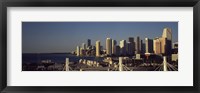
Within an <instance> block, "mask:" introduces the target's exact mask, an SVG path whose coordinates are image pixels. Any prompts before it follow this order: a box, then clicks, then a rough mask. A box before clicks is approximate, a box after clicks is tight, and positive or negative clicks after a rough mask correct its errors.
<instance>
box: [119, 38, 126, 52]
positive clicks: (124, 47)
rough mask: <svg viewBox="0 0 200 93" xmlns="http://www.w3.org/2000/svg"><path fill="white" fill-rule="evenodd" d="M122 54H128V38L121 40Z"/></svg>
mask: <svg viewBox="0 0 200 93" xmlns="http://www.w3.org/2000/svg"><path fill="white" fill-rule="evenodd" d="M120 48H121V55H126V40H121V41H120Z"/></svg>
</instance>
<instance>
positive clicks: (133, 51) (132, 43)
mask: <svg viewBox="0 0 200 93" xmlns="http://www.w3.org/2000/svg"><path fill="white" fill-rule="evenodd" d="M128 40H129V42H130V43H131V47H132V49H131V50H130V52H132V53H131V55H133V54H135V42H134V38H133V37H129V38H128Z"/></svg>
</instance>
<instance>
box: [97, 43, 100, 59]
mask: <svg viewBox="0 0 200 93" xmlns="http://www.w3.org/2000/svg"><path fill="white" fill-rule="evenodd" d="M96 56H100V41H96Z"/></svg>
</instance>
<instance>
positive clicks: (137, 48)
mask: <svg viewBox="0 0 200 93" xmlns="http://www.w3.org/2000/svg"><path fill="white" fill-rule="evenodd" d="M140 43H141V41H140V37H139V36H138V37H137V40H136V54H140V52H141V44H140Z"/></svg>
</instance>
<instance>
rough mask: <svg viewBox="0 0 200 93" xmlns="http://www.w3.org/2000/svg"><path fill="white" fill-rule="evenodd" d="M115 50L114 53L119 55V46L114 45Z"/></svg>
mask: <svg viewBox="0 0 200 93" xmlns="http://www.w3.org/2000/svg"><path fill="white" fill-rule="evenodd" d="M115 50H116V53H115V55H117V56H119V55H120V46H118V45H116V46H115Z"/></svg>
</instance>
